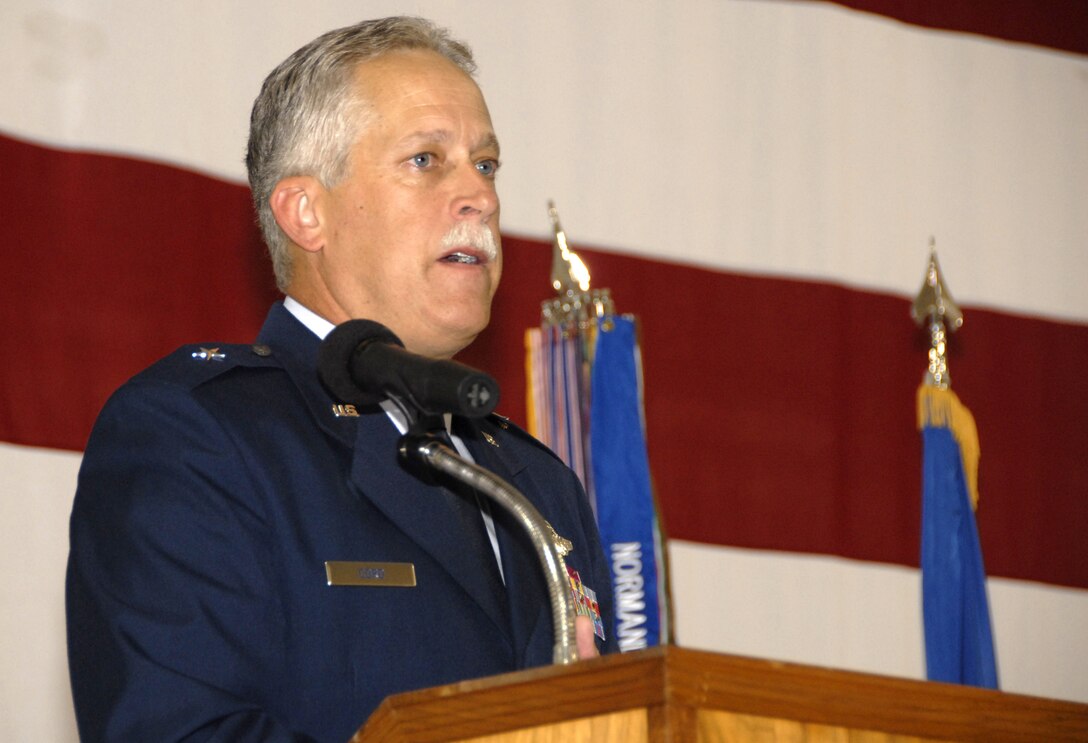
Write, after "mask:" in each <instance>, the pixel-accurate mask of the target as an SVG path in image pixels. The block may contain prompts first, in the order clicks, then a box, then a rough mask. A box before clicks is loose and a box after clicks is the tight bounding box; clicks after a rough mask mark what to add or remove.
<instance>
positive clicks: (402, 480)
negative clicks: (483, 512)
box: [351, 412, 509, 638]
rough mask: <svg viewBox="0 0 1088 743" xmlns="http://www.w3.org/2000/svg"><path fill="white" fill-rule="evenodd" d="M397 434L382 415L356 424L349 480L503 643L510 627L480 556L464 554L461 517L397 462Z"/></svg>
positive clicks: (433, 488)
mask: <svg viewBox="0 0 1088 743" xmlns="http://www.w3.org/2000/svg"><path fill="white" fill-rule="evenodd" d="M399 440H400V434H399V433H398V432H397V430H396V429H395V428H394V426H393V424H392V422H391V421H390V420H389V419H388V418H387V417H386V416H385V414H384V413H381V412H380V413H375V414H368V415H365V416H363V417H362V418H360V421H359V431H358V437H357V440H356V446H355V455H354V459H353V462H352V469H351V479H352V482H353V483H354V485H355V486H356V487H357V489H358V492H359V494H360V495H361V496H362V497H364V498H367V499H368V500H369V501H370V502H371V503H373V504H374V505H375V506H376V507H377V508H379V509H380V510H381V511H382V513H384V514H385V515H386V516H387V517H388V518H389V520H390V521H392V522H393V523H394V524H396V525H397V527H398V528H400V530H401V531H403V532H404V533H405V534H406V535H408V537H409V538H411V539H412V540H413V541H414V542H416V543H417V544H418V545H419V546H420V547H421V548H422V549H423V550H425V551H426V552H427V553H428V554H430V555H431V556H432V557H433V558H434V559H435V561H436V562H437V563H438V564H439V565H441V566H442V567H443V568H444V569H445V570H446V571H447V572H448V573H449V574H450V576H451V577H452V578H453V579H454V580H456V581H457V582H458V583H459V584H460V585H461V587H462V588H463V589H464V590H465V592H466V593H468V595H469V596H471V597H472V599H473V600H474V601H475V602H476V603H477V604H479V606H480V607H481V608H482V609H483V610H484V611H485V612H486V613H487V615H488V616H489V617H490V618H491V620H492V621H493V622H494V623H495V626H496V628H497V629H499V630H500V631H501V632H502V635H503V636H504V637H507V638H508V637H509V626H508V624H507V620H506V618H505V613H504V612H503V610H502V607H501V605H500V604H499V600H500V597H498V596H496V595H495V592H494V590H493V589H492V587H491V584H490V582H489V580H488V578H487V576H486V575H485V574H484V573H483V572H482V571H481V569H480V568H479V567H478V566H479V558H478V556H472V555H469V554H466V549H467V545H466V541H465V538H464V537H463V535H461V534H460V533H459V532H460V529H459V524H460V521H459V516H458V514H457V513H455V512H454V510H453V508H452V507H451V506H450V505H449V504H448V503H447V501H446V499H445V498H444V497H443V495H442V493H440V492H439V491H438V489H437V488H436V487H434V486H430V485H427V484H426V483H425V482H423V480H422V479H421V477H420V476H419V475H418V474H416V473H415V472H412V471H409V469H408V468H407V467H406V466H405V465H404V464H403V463H402V462H400V461H399V458H398V455H397V443H398V441H399Z"/></svg>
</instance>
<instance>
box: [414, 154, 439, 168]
mask: <svg viewBox="0 0 1088 743" xmlns="http://www.w3.org/2000/svg"><path fill="white" fill-rule="evenodd" d="M411 163H412V165H415V166H416V167H417V168H429V167H431V166H432V165H434V155H432V154H431V153H429V152H420V153H419V154H418V155H412V159H411Z"/></svg>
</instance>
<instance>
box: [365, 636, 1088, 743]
mask: <svg viewBox="0 0 1088 743" xmlns="http://www.w3.org/2000/svg"><path fill="white" fill-rule="evenodd" d="M934 740H938V741H948V740H954V741H1047V742H1048V743H1049V742H1050V741H1088V705H1083V704H1075V703H1073V702H1062V701H1057V700H1051V699H1039V698H1035V697H1026V696H1020V695H1016V694H1004V693H1001V692H995V691H988V690H983V689H976V688H972V687H965V686H956V685H952V684H936V683H927V682H923V681H911V680H905V679H894V678H889V677H885V676H875V675H871V674H863V673H854V672H848V671H835V670H830V669H824V668H814V667H810V666H802V665H796V664H791V663H778V662H774V661H767V660H758V659H753V658H740V657H735V656H728V655H717V654H713V653H704V652H698V651H693V650H684V649H681V648H678V647H657V648H652V649H650V650H644V651H639V652H637V653H629V654H626V655H613V656H609V657H607V658H599V659H596V660H590V661H583V662H581V663H576V664H574V665H571V666H562V667H560V666H551V667H547V668H537V669H533V670H529V671H520V672H517V673H511V674H505V675H502V676H493V677H490V678H484V679H476V680H473V681H464V682H461V683H458V684H451V685H449V686H442V687H436V688H433V689H424V690H421V691H416V692H409V693H406V694H399V695H396V696H392V697H389V698H388V699H386V700H385V701H384V702H383V703H382V705H381V706H380V707H379V708H378V710H377V711H376V712H375V713H374V714H373V715H372V716H371V718H370V719H369V720H368V721H367V723H366V724H365V725H364V726H363V727H362V728H361V729H360V730H359V732H358V733H356V735H355V737H354V738H352V743H371V742H372V741H411V742H412V743H416V742H420V741H472V742H473V743H485V742H486V743H500V741H501V742H502V743H530V742H531V743H543V742H547V743H576V742H579V741H585V742H586V743H588V742H589V741H593V742H594V743H603V742H605V741H622V742H623V743H637V742H639V741H654V742H656V741H668V742H669V743H673V742H675V743H710V742H711V741H864V743H877V742H878V741H897V742H901V741H934Z"/></svg>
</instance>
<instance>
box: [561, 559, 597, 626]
mask: <svg viewBox="0 0 1088 743" xmlns="http://www.w3.org/2000/svg"><path fill="white" fill-rule="evenodd" d="M567 577H568V578H569V579H570V595H571V598H572V599H574V613H575V614H581V615H582V616H586V617H589V618H590V619H592V620H593V634H595V635H597V637H599V638H601V639H602V640H603V639H604V621H603V620H602V619H601V605H600V604H599V603H597V592H596V591H594V590H593V589H592V588H590V587H589V586H587V585H586V584H585V583H583V582H582V576H581V575H579V574H578V571H577V570H575V569H574V568H572V567H570V566H569V565H568V566H567Z"/></svg>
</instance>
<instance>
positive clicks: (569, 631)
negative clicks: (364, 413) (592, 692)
mask: <svg viewBox="0 0 1088 743" xmlns="http://www.w3.org/2000/svg"><path fill="white" fill-rule="evenodd" d="M394 403H396V404H397V405H398V407H400V408H401V410H402V411H403V412H404V413H405V416H406V417H407V418H408V421H409V427H408V433H406V434H405V435H404V436H402V437H401V439H400V442H399V444H398V448H399V451H400V455H401V457H403V458H404V459H406V460H408V461H410V462H417V463H419V464H422V465H423V466H425V467H428V468H430V469H433V470H435V471H437V472H441V473H444V474H446V475H448V476H450V477H452V478H454V479H455V480H458V481H460V482H462V483H464V484H465V485H467V486H469V487H471V488H475V489H476V490H477V491H478V492H480V493H483V494H484V495H486V496H487V497H488V498H490V499H491V500H492V501H493V502H494V503H496V504H498V505H499V506H500V507H501V508H503V509H505V510H506V511H507V512H509V513H510V514H512V515H513V516H514V518H515V519H517V522H518V523H519V524H520V525H521V527H522V528H523V529H524V530H525V532H526V534H527V535H528V537H529V539H530V541H531V542H532V544H533V548H534V550H535V551H536V555H537V558H538V559H539V560H540V567H541V569H542V570H543V571H544V581H545V583H546V584H547V586H548V598H549V600H550V603H551V609H552V626H553V628H554V634H555V644H554V645H553V649H552V662H553V663H555V664H556V665H565V664H567V663H572V662H574V661H576V660H578V647H577V642H576V640H575V633H574V599H573V598H572V597H571V592H570V579H569V578H568V576H567V566H566V563H565V562H564V560H563V556H564V555H566V554H567V552H569V551H570V542H567V541H566V540H565V539H562V538H561V537H560V536H559V535H558V534H556V533H555V530H554V529H552V527H551V525H550V524H549V523H548V522H547V521H546V520H545V519H544V517H543V516H541V515H540V512H539V511H538V510H536V507H535V506H533V504H532V503H530V502H529V499H528V498H526V497H525V496H524V495H523V494H522V493H521V492H520V491H519V490H518V489H517V488H515V487H514V486H513V485H511V484H510V483H508V482H506V481H505V480H503V479H502V478H501V477H499V476H498V475H495V474H494V473H492V472H490V471H488V470H486V469H484V468H483V467H480V466H479V465H477V464H474V463H472V462H469V461H467V460H465V459H464V458H462V457H461V456H460V455H459V454H457V453H456V452H455V451H453V450H452V449H451V448H450V447H448V446H446V444H445V443H443V441H442V440H441V438H439V437H438V436H436V435H435V434H434V433H430V432H427V431H423V430H421V429H420V427H418V426H416V424H415V420H416V416H414V415H412V414H411V411H410V410H409V409H408V406H406V405H404V403H403V401H401V400H394Z"/></svg>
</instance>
